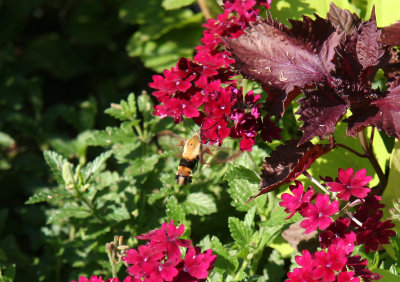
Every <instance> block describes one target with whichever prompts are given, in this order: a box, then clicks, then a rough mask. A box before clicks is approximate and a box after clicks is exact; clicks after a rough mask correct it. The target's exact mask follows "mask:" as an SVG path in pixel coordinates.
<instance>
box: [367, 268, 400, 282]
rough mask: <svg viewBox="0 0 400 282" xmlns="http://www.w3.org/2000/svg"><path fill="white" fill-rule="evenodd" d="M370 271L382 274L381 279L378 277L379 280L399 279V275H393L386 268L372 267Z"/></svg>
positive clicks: (388, 281)
mask: <svg viewBox="0 0 400 282" xmlns="http://www.w3.org/2000/svg"><path fill="white" fill-rule="evenodd" d="M372 272H374V273H378V274H380V275H382V279H380V280H379V282H393V281H400V276H397V275H394V274H392V273H390V271H388V270H386V269H374V270H373V271H372Z"/></svg>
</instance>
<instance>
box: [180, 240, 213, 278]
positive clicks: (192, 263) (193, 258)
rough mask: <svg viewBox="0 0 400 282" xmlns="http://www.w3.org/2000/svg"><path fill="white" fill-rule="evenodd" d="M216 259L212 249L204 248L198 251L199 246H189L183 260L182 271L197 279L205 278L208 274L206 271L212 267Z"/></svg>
mask: <svg viewBox="0 0 400 282" xmlns="http://www.w3.org/2000/svg"><path fill="white" fill-rule="evenodd" d="M216 259H217V256H216V255H213V254H212V251H211V250H210V249H209V250H206V251H205V252H204V253H201V252H200V248H198V247H197V248H189V249H188V251H187V253H186V256H185V260H184V271H185V272H187V273H189V274H190V275H191V276H193V277H195V278H197V279H205V278H207V276H208V271H209V270H211V269H212V268H213V267H214V261H215V260H216Z"/></svg>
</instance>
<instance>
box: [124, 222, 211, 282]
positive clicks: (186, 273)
mask: <svg viewBox="0 0 400 282" xmlns="http://www.w3.org/2000/svg"><path fill="white" fill-rule="evenodd" d="M184 231H185V227H184V225H180V226H179V227H176V226H175V225H174V223H173V221H172V220H171V221H170V222H169V223H163V224H162V225H161V228H160V229H157V230H152V231H150V232H149V233H146V234H142V235H139V236H137V238H138V239H140V240H147V241H148V242H147V243H146V244H145V245H142V246H139V247H138V251H137V250H134V249H130V250H128V251H127V252H126V256H125V257H123V258H122V259H123V261H125V262H127V263H128V264H129V265H130V266H129V267H128V269H127V272H128V273H129V274H130V275H132V277H133V278H135V279H142V278H144V280H145V281H150V282H152V281H154V282H155V281H181V282H189V281H202V280H204V279H206V278H207V277H208V274H209V271H210V270H212V269H213V267H214V262H215V260H216V258H217V256H216V255H213V254H212V250H211V249H209V250H205V251H204V252H201V251H200V248H198V247H193V246H192V245H191V241H189V240H183V239H179V237H180V236H181V235H182V234H183V232H184ZM179 247H182V248H186V254H185V258H184V259H182V257H181V251H180V248H179Z"/></svg>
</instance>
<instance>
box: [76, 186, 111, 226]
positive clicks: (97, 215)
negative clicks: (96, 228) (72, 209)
mask: <svg viewBox="0 0 400 282" xmlns="http://www.w3.org/2000/svg"><path fill="white" fill-rule="evenodd" d="M75 191H76V195H77V196H78V199H79V200H81V201H82V202H83V203H84V204H85V206H86V207H87V208H89V210H91V211H92V214H93V215H94V216H95V217H96V218H97V219H98V220H99V221H100V223H104V219H103V218H102V217H101V216H100V215H99V214H98V213H97V210H96V208H95V207H94V206H93V204H92V203H90V202H89V201H88V200H87V199H86V198H85V197H84V196H83V195H82V193H81V192H80V191H79V189H78V188H77V187H76V186H75Z"/></svg>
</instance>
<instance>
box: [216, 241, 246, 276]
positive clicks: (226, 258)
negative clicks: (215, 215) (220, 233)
mask: <svg viewBox="0 0 400 282" xmlns="http://www.w3.org/2000/svg"><path fill="white" fill-rule="evenodd" d="M211 249H212V250H213V253H215V254H216V255H217V260H216V261H215V265H214V266H215V270H216V271H217V272H219V273H224V272H225V271H227V272H228V273H232V272H234V271H235V270H236V269H237V268H238V266H239V262H238V259H237V258H236V257H235V256H231V255H230V254H229V253H228V250H227V249H225V248H224V246H223V245H222V243H221V241H220V240H219V239H218V237H215V236H213V237H212V238H211Z"/></svg>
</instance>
